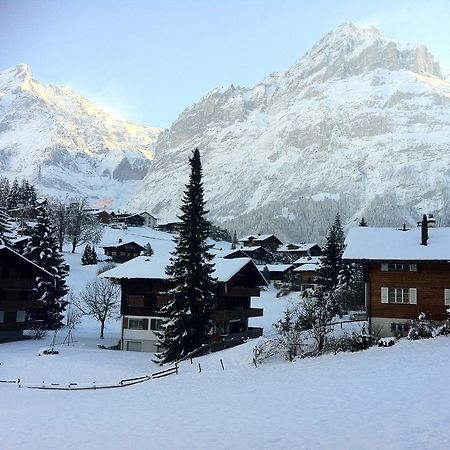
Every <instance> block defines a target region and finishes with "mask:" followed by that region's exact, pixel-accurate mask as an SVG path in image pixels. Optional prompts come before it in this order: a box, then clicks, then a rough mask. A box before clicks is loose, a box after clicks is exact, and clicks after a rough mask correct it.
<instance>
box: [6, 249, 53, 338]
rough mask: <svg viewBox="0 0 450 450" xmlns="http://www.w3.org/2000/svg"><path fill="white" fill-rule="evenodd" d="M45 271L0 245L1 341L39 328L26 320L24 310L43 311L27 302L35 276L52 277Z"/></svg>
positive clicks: (33, 322) (33, 286)
mask: <svg viewBox="0 0 450 450" xmlns="http://www.w3.org/2000/svg"><path fill="white" fill-rule="evenodd" d="M51 276H52V275H51V274H50V273H48V272H47V271H46V270H44V269H42V268H40V267H39V266H37V265H36V264H34V263H33V262H31V261H30V260H28V259H26V258H24V257H23V256H21V255H19V253H17V252H15V251H14V250H12V249H10V248H9V247H5V246H1V245H0V342H2V341H11V340H17V339H21V338H22V337H23V331H24V330H29V329H31V328H34V327H37V326H39V325H40V323H41V321H38V320H35V321H27V319H26V313H27V311H32V310H34V309H39V308H42V302H39V301H37V300H30V294H31V292H32V290H33V289H34V288H36V286H37V281H36V278H37V277H51Z"/></svg>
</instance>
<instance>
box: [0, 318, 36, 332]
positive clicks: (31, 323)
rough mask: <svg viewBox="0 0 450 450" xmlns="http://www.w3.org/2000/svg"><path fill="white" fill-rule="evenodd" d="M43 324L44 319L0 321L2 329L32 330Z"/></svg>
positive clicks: (0, 328) (0, 329)
mask: <svg viewBox="0 0 450 450" xmlns="http://www.w3.org/2000/svg"><path fill="white" fill-rule="evenodd" d="M40 325H42V320H28V321H26V322H9V323H0V331H14V330H31V329H32V328H35V327H39V326H40Z"/></svg>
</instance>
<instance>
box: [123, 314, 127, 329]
mask: <svg viewBox="0 0 450 450" xmlns="http://www.w3.org/2000/svg"><path fill="white" fill-rule="evenodd" d="M123 328H124V329H125V330H126V329H127V328H128V317H124V318H123Z"/></svg>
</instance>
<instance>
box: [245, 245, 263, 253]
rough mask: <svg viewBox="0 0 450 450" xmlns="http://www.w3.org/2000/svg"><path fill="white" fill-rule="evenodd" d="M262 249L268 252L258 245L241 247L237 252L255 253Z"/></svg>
mask: <svg viewBox="0 0 450 450" xmlns="http://www.w3.org/2000/svg"><path fill="white" fill-rule="evenodd" d="M261 248H262V249H263V251H266V252H267V251H268V250H267V249H265V248H264V247H261V246H260V245H252V246H251V247H242V248H240V249H238V250H242V251H243V252H256V251H257V250H260V249H261Z"/></svg>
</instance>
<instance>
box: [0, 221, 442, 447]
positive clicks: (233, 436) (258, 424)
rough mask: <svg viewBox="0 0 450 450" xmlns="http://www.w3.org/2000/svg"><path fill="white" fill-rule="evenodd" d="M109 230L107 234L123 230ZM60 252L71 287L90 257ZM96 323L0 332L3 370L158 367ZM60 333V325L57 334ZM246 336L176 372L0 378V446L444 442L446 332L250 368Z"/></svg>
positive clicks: (263, 303)
mask: <svg viewBox="0 0 450 450" xmlns="http://www.w3.org/2000/svg"><path fill="white" fill-rule="evenodd" d="M107 230H108V231H107V232H106V234H105V237H104V241H105V243H106V241H107V242H111V240H115V239H117V238H118V237H119V235H120V234H123V233H124V231H123V230H112V229H107ZM116 232H117V233H118V234H117V236H113V235H112V234H116ZM127 233H128V234H129V235H130V236H131V235H133V239H134V238H135V239H136V240H138V239H141V240H138V242H140V243H144V244H145V243H146V242H147V241H148V240H150V242H151V244H152V247H153V248H154V250H155V253H157V252H158V251H161V252H162V251H167V249H169V248H170V246H171V243H170V235H167V234H166V233H159V232H156V231H153V230H145V229H134V230H131V229H130V230H128V232H127ZM122 237H123V236H122ZM66 259H67V261H68V263H69V264H70V265H71V272H70V277H69V283H70V285H71V288H72V289H74V290H75V291H80V290H82V289H83V287H84V285H85V284H86V283H87V282H89V281H90V280H93V279H94V278H95V276H96V270H97V268H96V267H94V266H81V265H80V261H79V260H80V253H77V254H75V255H71V254H66ZM297 300H298V294H290V295H289V296H286V297H282V298H280V299H276V298H275V290H274V289H273V288H269V289H268V290H267V291H265V292H263V293H262V295H261V297H260V298H259V299H255V300H254V306H255V307H263V308H264V317H263V318H255V319H252V325H254V326H263V327H264V329H265V334H266V335H270V333H271V324H272V323H273V322H275V321H276V320H277V319H278V318H280V317H281V316H282V313H283V311H284V309H285V308H286V306H287V304H289V303H292V302H295V301H297ZM98 333H99V326H98V324H97V323H96V322H94V321H92V320H90V319H85V320H84V321H83V323H82V324H80V325H79V326H78V327H77V329H76V330H75V331H74V341H75V342H74V343H73V344H72V345H70V346H62V345H59V346H57V348H58V350H59V352H60V354H59V355H53V356H38V354H39V350H40V349H41V348H42V347H43V346H45V345H48V343H49V342H50V341H51V339H52V335H51V334H49V335H48V336H47V337H46V338H45V339H44V340H42V341H31V340H30V341H21V342H14V343H7V344H1V345H0V363H1V364H0V380H16V379H17V378H20V382H21V385H22V386H24V385H40V384H42V383H44V384H45V385H50V384H52V383H59V384H65V385H67V384H69V383H78V385H83V386H92V385H93V383H94V382H95V384H96V385H97V386H99V385H105V384H114V383H117V382H118V381H120V380H121V379H123V378H129V377H135V376H140V375H145V374H151V373H152V372H155V371H157V370H160V369H159V367H158V366H157V365H156V364H154V363H153V362H152V356H153V355H151V354H148V353H136V352H120V351H111V350H102V349H99V348H98V347H97V344H98V343H102V344H106V345H109V344H114V343H116V342H117V340H118V339H119V337H120V326H119V323H118V322H113V323H109V324H108V326H107V328H106V330H105V333H106V337H105V339H104V340H102V341H101V340H100V339H98ZM66 334H67V330H66V329H62V330H61V331H60V332H59V333H58V335H57V338H56V342H57V343H61V342H62V341H63V340H64V338H65V336H66ZM253 346H254V341H253V342H252V341H250V342H248V343H247V344H244V345H242V346H239V347H235V348H233V349H229V350H225V351H222V352H218V353H215V354H211V355H207V356H205V357H201V358H197V359H194V363H193V364H192V365H191V364H190V362H189V361H187V362H184V363H182V364H181V366H180V371H179V375H172V376H169V377H167V378H161V379H151V380H149V381H146V382H144V383H142V384H137V385H134V386H130V387H124V388H117V389H107V390H95V391H72V392H68V391H48V390H32V389H27V388H19V387H18V385H17V384H3V383H0V399H1V406H2V407H1V408H0V423H1V424H2V429H3V430H7V432H5V433H3V434H2V439H1V444H0V448H1V449H7V450H15V449H33V450H34V449H36V450H40V449H45V450H51V449H77V450H78V449H99V448H101V449H129V448H145V449H147V448H159V449H174V448H176V449H229V448H235V449H240V448H242V449H244V448H261V449H346V450H347V449H358V450H359V449H408V450H409V449H412V450H414V449H438V448H439V449H443V448H448V442H449V439H450V428H449V427H448V422H449V419H450V411H449V409H448V407H447V404H448V402H449V400H450V393H449V390H448V388H447V377H446V375H445V374H447V373H449V372H450V346H449V340H448V339H446V338H437V339H433V340H428V341H418V342H408V341H402V342H400V343H398V344H397V345H395V346H394V347H391V348H372V349H370V350H367V351H365V352H361V353H340V354H337V355H327V356H323V357H320V358H308V359H303V360H299V361H296V362H294V363H287V362H284V361H282V360H276V359H275V360H271V361H267V362H265V363H263V364H261V365H259V366H258V367H257V368H256V367H255V366H254V365H253V364H252V348H253ZM220 360H222V362H223V365H224V370H223V369H222V365H221V363H220ZM198 364H200V365H201V373H200V372H199V366H198Z"/></svg>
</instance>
